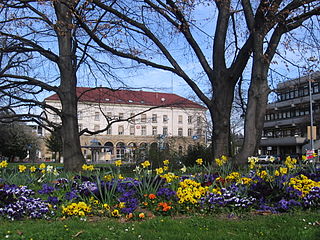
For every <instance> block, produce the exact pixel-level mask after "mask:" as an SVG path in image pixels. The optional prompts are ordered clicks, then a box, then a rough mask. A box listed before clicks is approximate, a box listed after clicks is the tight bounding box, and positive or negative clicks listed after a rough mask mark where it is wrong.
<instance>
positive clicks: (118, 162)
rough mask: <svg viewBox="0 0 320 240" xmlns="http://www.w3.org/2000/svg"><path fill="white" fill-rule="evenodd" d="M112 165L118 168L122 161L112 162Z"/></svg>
mask: <svg viewBox="0 0 320 240" xmlns="http://www.w3.org/2000/svg"><path fill="white" fill-rule="evenodd" d="M114 164H115V165H116V166H117V167H120V166H121V165H122V161H121V160H117V161H115V162H114Z"/></svg>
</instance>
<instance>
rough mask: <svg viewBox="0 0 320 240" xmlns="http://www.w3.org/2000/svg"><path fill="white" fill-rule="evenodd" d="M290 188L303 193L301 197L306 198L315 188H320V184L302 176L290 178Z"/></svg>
mask: <svg viewBox="0 0 320 240" xmlns="http://www.w3.org/2000/svg"><path fill="white" fill-rule="evenodd" d="M289 186H291V187H293V188H294V189H296V190H298V191H300V192H301V197H305V196H306V195H308V194H309V192H310V191H311V190H312V188H314V187H320V182H316V181H313V180H311V179H309V178H308V177H306V176H305V175H303V174H301V175H299V176H297V177H293V178H290V180H289Z"/></svg>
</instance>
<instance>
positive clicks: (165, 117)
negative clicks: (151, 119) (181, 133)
mask: <svg viewBox="0 0 320 240" xmlns="http://www.w3.org/2000/svg"><path fill="white" fill-rule="evenodd" d="M167 122H168V115H163V123H167Z"/></svg>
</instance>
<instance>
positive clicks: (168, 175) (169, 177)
mask: <svg viewBox="0 0 320 240" xmlns="http://www.w3.org/2000/svg"><path fill="white" fill-rule="evenodd" d="M160 177H161V178H164V179H166V181H167V182H168V183H170V182H172V181H173V180H174V179H178V178H179V176H176V175H175V174H174V173H172V172H168V173H166V174H163V175H160Z"/></svg>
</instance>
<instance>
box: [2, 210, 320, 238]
mask: <svg viewBox="0 0 320 240" xmlns="http://www.w3.org/2000/svg"><path fill="white" fill-rule="evenodd" d="M319 213H320V212H319V211H315V212H308V211H307V212H301V211H298V212H295V213H285V214H270V215H267V216H261V215H254V214H246V215H241V217H235V216H233V217H230V216H228V215H212V216H211V215H210V216H208V215H207V216H192V217H183V216H180V217H174V218H172V217H156V218H153V219H146V220H142V221H125V220H124V219H118V220H115V219H110V218H88V219H87V220H86V221H82V220H80V219H78V218H74V219H67V220H55V221H50V220H49V221H47V220H24V221H15V222H12V221H3V222H2V223H1V226H0V238H1V239H28V240H29V239H33V240H41V239H45V240H48V239H55V240H58V239H86V240H90V239H92V240H100V239H101V240H102V239H146V240H147V239H150V240H154V239H186V240H187V239H190V240H196V239H226V240H233V239H234V240H241V239H243V240H250V239H266V240H271V239H276V240H279V239H281V240H285V239H289V240H295V239H296V240H308V239H310V240H317V239H320V214H319Z"/></svg>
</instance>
